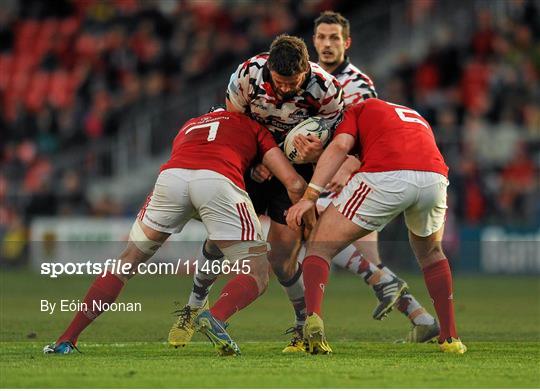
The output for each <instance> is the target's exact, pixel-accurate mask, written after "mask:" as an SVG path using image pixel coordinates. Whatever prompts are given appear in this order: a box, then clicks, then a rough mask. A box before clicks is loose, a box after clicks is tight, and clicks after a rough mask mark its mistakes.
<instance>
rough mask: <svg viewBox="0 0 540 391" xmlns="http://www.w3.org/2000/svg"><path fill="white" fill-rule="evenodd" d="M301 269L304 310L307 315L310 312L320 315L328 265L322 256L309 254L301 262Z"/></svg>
mask: <svg viewBox="0 0 540 391" xmlns="http://www.w3.org/2000/svg"><path fill="white" fill-rule="evenodd" d="M302 271H303V275H304V286H305V291H304V297H305V300H306V312H307V314H308V316H309V315H311V314H312V313H316V314H317V315H319V316H321V314H322V311H321V306H322V300H323V296H324V288H325V286H326V283H327V282H328V274H329V272H330V265H329V264H328V262H326V261H325V260H324V259H323V258H321V257H318V256H316V255H310V256H309V257H306V258H305V259H304V262H302Z"/></svg>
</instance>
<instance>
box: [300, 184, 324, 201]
mask: <svg viewBox="0 0 540 391" xmlns="http://www.w3.org/2000/svg"><path fill="white" fill-rule="evenodd" d="M310 185H311V184H310ZM320 194H321V192H320V191H318V190H315V189H314V188H313V187H312V186H308V188H307V189H306V191H305V192H304V195H303V196H302V199H303V200H308V201H313V202H315V201H317V200H318V199H319V195H320Z"/></svg>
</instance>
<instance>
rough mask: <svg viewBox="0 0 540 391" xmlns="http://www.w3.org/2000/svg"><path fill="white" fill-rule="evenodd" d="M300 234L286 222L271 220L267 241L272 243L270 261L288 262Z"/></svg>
mask: <svg viewBox="0 0 540 391" xmlns="http://www.w3.org/2000/svg"><path fill="white" fill-rule="evenodd" d="M299 236H300V234H299V233H298V232H295V231H293V230H292V229H290V228H289V227H288V226H287V225H285V224H280V223H278V222H276V221H274V220H270V228H269V229H268V236H267V239H266V240H267V241H268V243H270V248H271V250H270V255H269V256H270V262H272V263H275V262H286V260H287V259H289V255H290V253H291V251H292V249H293V248H294V245H295V243H296V241H297V239H298V238H299Z"/></svg>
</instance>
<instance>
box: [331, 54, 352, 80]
mask: <svg viewBox="0 0 540 391" xmlns="http://www.w3.org/2000/svg"><path fill="white" fill-rule="evenodd" d="M349 64H350V61H349V56H345V59H344V60H343V62H342V63H341V64H339V66H338V67H337V68H336V69H334V72H332V76H337V75H339V74H340V73H341V72H343V70H344V69H345V68H347V66H348V65H349Z"/></svg>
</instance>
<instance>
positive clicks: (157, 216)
mask: <svg viewBox="0 0 540 391" xmlns="http://www.w3.org/2000/svg"><path fill="white" fill-rule="evenodd" d="M190 171H191V170H184V169H169V170H165V171H162V172H161V173H160V174H159V176H158V178H157V180H156V184H155V185H154V190H153V191H152V192H151V193H150V195H149V196H148V197H147V199H146V202H145V203H144V205H143V207H142V208H141V209H140V211H139V214H138V216H137V218H138V220H140V221H141V222H142V223H143V224H144V225H145V226H147V227H149V228H151V229H152V230H155V231H159V232H164V233H168V234H172V233H176V232H180V231H181V230H182V228H183V227H184V225H185V224H186V223H187V222H188V221H189V220H190V219H191V217H192V216H193V214H194V212H195V210H194V208H193V205H192V203H191V201H190V197H189V174H190V173H189V172H190Z"/></svg>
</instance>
